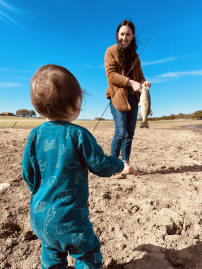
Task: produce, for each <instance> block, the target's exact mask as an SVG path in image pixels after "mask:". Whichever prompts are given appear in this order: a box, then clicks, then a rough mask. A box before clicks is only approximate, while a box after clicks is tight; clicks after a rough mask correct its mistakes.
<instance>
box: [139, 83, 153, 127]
mask: <svg viewBox="0 0 202 269" xmlns="http://www.w3.org/2000/svg"><path fill="white" fill-rule="evenodd" d="M140 106H141V115H142V122H141V124H140V128H149V124H148V116H149V114H150V113H151V99H150V94H149V88H148V87H143V88H142V92H141V95H140Z"/></svg>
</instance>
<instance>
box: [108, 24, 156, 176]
mask: <svg viewBox="0 0 202 269" xmlns="http://www.w3.org/2000/svg"><path fill="white" fill-rule="evenodd" d="M116 40H117V44H115V45H113V46H111V47H109V48H108V49H107V51H106V53H105V71H106V75H107V80H108V89H107V92H106V97H107V98H108V99H110V108H111V113H112V115H113V118H114V122H115V134H114V137H113V140H112V144H111V156H115V157H119V155H120V151H121V153H122V160H123V162H124V164H125V166H124V170H123V171H122V172H121V173H118V174H115V177H116V178H125V177H126V174H134V175H138V174H139V172H138V171H135V170H134V169H133V168H132V167H131V166H130V164H129V159H130V152H131V146H132V139H133V136H134V131H135V126H136V121H137V114H138V102H139V97H140V93H141V89H142V86H143V85H144V86H145V87H151V83H150V82H149V81H146V79H145V78H144V75H143V72H142V69H141V62H140V59H139V56H138V54H137V52H136V50H137V45H136V40H135V26H134V24H133V23H132V22H130V21H128V20H124V21H123V22H122V23H120V24H119V26H118V28H117V31H116Z"/></svg>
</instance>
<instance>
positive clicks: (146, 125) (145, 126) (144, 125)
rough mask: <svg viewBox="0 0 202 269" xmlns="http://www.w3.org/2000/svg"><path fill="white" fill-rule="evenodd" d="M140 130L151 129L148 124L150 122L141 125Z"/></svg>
mask: <svg viewBox="0 0 202 269" xmlns="http://www.w3.org/2000/svg"><path fill="white" fill-rule="evenodd" d="M140 128H149V124H148V122H147V121H146V122H142V123H141V124H140Z"/></svg>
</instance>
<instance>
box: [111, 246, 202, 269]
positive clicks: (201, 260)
mask: <svg viewBox="0 0 202 269" xmlns="http://www.w3.org/2000/svg"><path fill="white" fill-rule="evenodd" d="M134 251H141V252H143V253H145V255H144V256H143V257H142V258H141V259H137V260H134V261H130V263H125V264H111V265H110V266H108V267H107V268H106V269H173V268H177V269H201V268H202V241H200V242H198V243H197V244H196V245H194V246H190V247H188V248H185V249H182V250H174V249H165V248H162V247H158V246H154V245H151V244H144V245H141V246H139V247H137V248H136V249H134Z"/></svg>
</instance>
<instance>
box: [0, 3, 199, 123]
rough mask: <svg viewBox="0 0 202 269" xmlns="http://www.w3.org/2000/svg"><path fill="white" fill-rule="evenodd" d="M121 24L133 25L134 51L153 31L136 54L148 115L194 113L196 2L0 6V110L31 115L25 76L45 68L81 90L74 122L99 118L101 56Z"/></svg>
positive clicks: (107, 115) (103, 88) (102, 78)
mask: <svg viewBox="0 0 202 269" xmlns="http://www.w3.org/2000/svg"><path fill="white" fill-rule="evenodd" d="M125 18H127V19H130V20H132V21H133V23H134V24H135V26H136V39H137V43H138V46H139V47H138V52H140V51H141V49H142V48H143V47H144V44H145V42H146V39H148V38H149V37H150V36H151V33H152V31H153V30H154V28H155V27H157V30H156V32H155V33H154V35H153V37H152V40H151V41H150V42H149V44H148V45H147V47H146V48H145V50H144V52H143V53H142V54H141V56H140V58H141V61H142V69H143V72H144V75H145V77H146V78H147V80H151V82H152V88H151V91H150V92H151V98H152V111H153V116H162V115H169V114H172V113H174V114H178V113H180V112H182V113H192V112H194V111H196V110H201V109H202V30H201V29H202V1H201V0H194V1H191V0H190V1H188V0H183V1H182V0H175V1H174V0H169V1H168V0H165V1H162V0H161V1H160V0H156V1H155V0H153V1H150V0H141V1H135V0H128V1H123V0H116V1H115V0H112V1H110V0H108V1H106V0H102V1H96V0H93V1H89V0H85V1H84V0H80V1H77V0H57V1H56V0H43V1H41V0H40V1H39V0H29V1H28V0H15V1H11V0H0V37H1V41H0V112H7V111H10V112H16V110H17V109H20V108H25V109H33V107H32V104H31V102H30V96H29V81H30V78H31V76H32V75H33V73H34V72H35V71H36V70H37V69H38V68H39V67H41V66H42V65H44V64H48V63H52V64H58V65H63V66H65V67H66V68H68V69H69V70H70V71H71V72H72V73H73V74H74V75H75V76H76V77H77V79H78V80H79V82H80V84H81V87H82V88H83V89H84V90H85V91H87V93H88V95H87V96H86V97H85V100H84V103H83V109H82V112H81V115H80V118H84V119H88V118H92V119H93V118H95V117H98V116H100V115H101V114H102V112H103V110H104V109H105V107H106V105H107V104H108V100H107V99H106V98H105V91H106V88H107V80H106V75H105V70H104V54H105V51H106V49H107V47H108V46H111V45H113V44H114V43H115V42H116V41H115V33H116V28H117V26H118V24H119V23H120V22H121V21H122V20H123V19H125ZM104 117H105V118H111V113H110V110H109V109H108V110H107V112H106V113H105V115H104Z"/></svg>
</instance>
